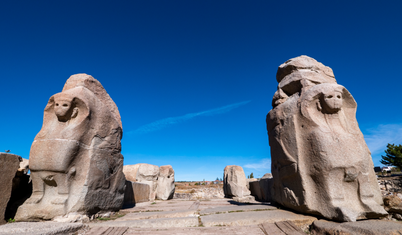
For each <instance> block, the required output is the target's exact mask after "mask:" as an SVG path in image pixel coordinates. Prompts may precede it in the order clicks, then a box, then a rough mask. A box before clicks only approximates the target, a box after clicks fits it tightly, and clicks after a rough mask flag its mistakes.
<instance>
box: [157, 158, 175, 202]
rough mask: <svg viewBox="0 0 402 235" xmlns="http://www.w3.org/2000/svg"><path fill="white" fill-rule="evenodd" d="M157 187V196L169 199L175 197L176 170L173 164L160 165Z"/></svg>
mask: <svg viewBox="0 0 402 235" xmlns="http://www.w3.org/2000/svg"><path fill="white" fill-rule="evenodd" d="M157 185H158V186H157V188H156V198H157V199H161V200H169V199H172V198H173V195H174V191H175V184H174V170H173V168H172V166H170V165H167V166H161V167H159V176H158V182H157Z"/></svg>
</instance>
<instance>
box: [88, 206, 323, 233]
mask: <svg viewBox="0 0 402 235" xmlns="http://www.w3.org/2000/svg"><path fill="white" fill-rule="evenodd" d="M121 213H125V214H126V215H125V216H123V217H121V218H118V219H115V220H110V221H93V222H91V223H89V224H88V225H89V227H90V228H91V230H90V231H89V232H91V231H92V230H94V229H99V228H100V227H102V228H115V229H117V228H125V229H126V231H125V232H124V235H128V234H221V235H224V234H261V235H263V234H266V233H264V230H263V226H262V224H263V223H275V222H281V221H290V222H292V224H293V225H295V226H297V227H298V228H299V229H300V228H301V227H305V228H307V227H308V226H309V225H310V224H312V223H313V221H315V220H316V218H315V217H312V216H305V215H300V214H296V213H293V212H290V211H285V210H280V209H278V208H276V207H274V206H271V205H270V204H269V203H260V202H255V203H238V202H235V201H233V200H230V199H212V200H206V201H186V200H181V199H173V200H170V201H156V202H145V203H138V204H137V205H136V206H135V207H132V208H125V209H123V210H121ZM274 225H275V224H274ZM266 226H269V225H266ZM275 226H276V225H275ZM84 234H89V233H88V232H86V233H84ZM105 234H106V233H105ZM282 234H285V233H282Z"/></svg>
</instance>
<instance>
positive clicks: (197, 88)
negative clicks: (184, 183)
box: [0, 0, 402, 180]
mask: <svg viewBox="0 0 402 235" xmlns="http://www.w3.org/2000/svg"><path fill="white" fill-rule="evenodd" d="M401 9H402V4H401V2H400V1H382V2H381V3H380V2H378V1H333V3H329V1H257V0H256V1H233V0H231V1H215V0H214V1H212V0H211V1H209V0H202V1H196V0H192V1H188V0H184V1H167V0H165V1H99V0H98V1H72V0H70V1H15V0H2V1H0V27H1V28H0V29H1V31H0V32H1V33H0V49H1V50H0V79H1V88H2V91H1V92H0V96H1V101H2V103H1V105H2V107H1V108H2V114H1V119H0V120H1V129H2V131H1V135H0V151H4V150H6V149H10V150H11V152H12V153H15V154H18V155H21V156H22V157H24V158H28V157H29V150H30V146H31V143H32V141H33V139H34V137H35V135H36V134H37V133H38V132H39V130H40V129H41V126H42V117H43V109H44V107H45V106H46V103H47V101H48V99H49V97H50V96H51V95H53V94H55V93H58V92H60V91H61V90H62V88H63V85H64V83H65V81H66V80H67V79H68V77H69V76H70V75H72V74H76V73H87V74H90V75H92V76H94V77H95V78H96V79H98V80H99V81H100V82H101V83H102V84H103V86H104V87H105V89H106V90H107V92H108V93H109V94H110V96H111V97H112V99H113V100H114V101H115V103H116V104H117V106H118V108H119V110H120V114H121V116H122V122H123V131H124V135H123V140H122V145H123V149H122V153H123V155H124V157H125V159H124V161H125V164H136V163H150V164H155V165H159V166H160V165H167V164H170V165H172V166H173V168H174V169H175V172H176V180H202V179H205V180H215V179H216V177H219V178H221V177H222V174H223V169H224V167H225V166H226V165H231V164H233V165H240V166H242V167H243V168H244V170H245V173H246V174H247V175H248V174H250V173H251V172H253V173H254V175H255V176H256V177H259V176H262V175H263V174H264V173H267V172H270V150H269V145H268V137H267V134H266V127H265V115H266V114H267V113H268V112H269V110H270V109H271V100H272V96H273V94H274V92H275V90H276V87H277V82H276V79H275V74H276V70H277V68H278V66H279V65H280V64H282V63H283V62H285V61H286V60H288V59H290V58H293V57H296V56H299V55H308V56H311V57H313V58H315V59H316V60H318V61H320V62H322V63H323V64H325V65H327V66H330V67H331V68H332V69H333V70H334V73H335V77H336V79H337V81H338V83H339V84H341V85H344V86H345V87H346V88H347V89H348V90H349V91H350V92H351V93H352V95H353V96H354V98H355V99H356V101H357V103H358V110H357V120H358V122H359V124H360V128H361V130H362V132H363V133H364V134H365V137H366V140H367V142H368V145H369V147H370V149H371V151H372V153H373V160H374V164H375V165H379V161H378V160H379V159H380V158H381V154H382V153H383V151H384V149H385V147H386V144H387V143H388V142H391V143H395V144H402V120H401V114H402V109H401V87H402V77H401V73H400V71H399V70H400V69H401V68H402V57H401V55H402V46H401V43H402V14H401Z"/></svg>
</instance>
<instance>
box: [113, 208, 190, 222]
mask: <svg viewBox="0 0 402 235" xmlns="http://www.w3.org/2000/svg"><path fill="white" fill-rule="evenodd" d="M196 214H197V210H175V211H157V212H141V213H130V214H127V215H125V216H123V217H121V218H118V219H116V220H115V221H132V220H148V219H162V218H180V217H196Z"/></svg>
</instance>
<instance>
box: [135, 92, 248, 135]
mask: <svg viewBox="0 0 402 235" xmlns="http://www.w3.org/2000/svg"><path fill="white" fill-rule="evenodd" d="M249 102H250V100H249V101H243V102H240V103H235V104H230V105H226V106H223V107H220V108H216V109H210V110H206V111H202V112H198V113H188V114H186V115H183V116H178V117H168V118H164V119H161V120H158V121H155V122H152V123H149V124H146V125H143V126H140V127H139V128H138V129H137V130H135V131H129V132H128V134H136V135H139V134H146V133H149V132H153V131H158V130H161V129H163V128H166V127H168V126H171V125H175V124H178V123H182V122H186V121H188V120H190V119H193V118H195V117H201V116H214V115H218V114H223V113H227V112H229V111H231V110H232V109H235V108H238V107H240V106H243V105H245V104H248V103H249Z"/></svg>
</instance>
